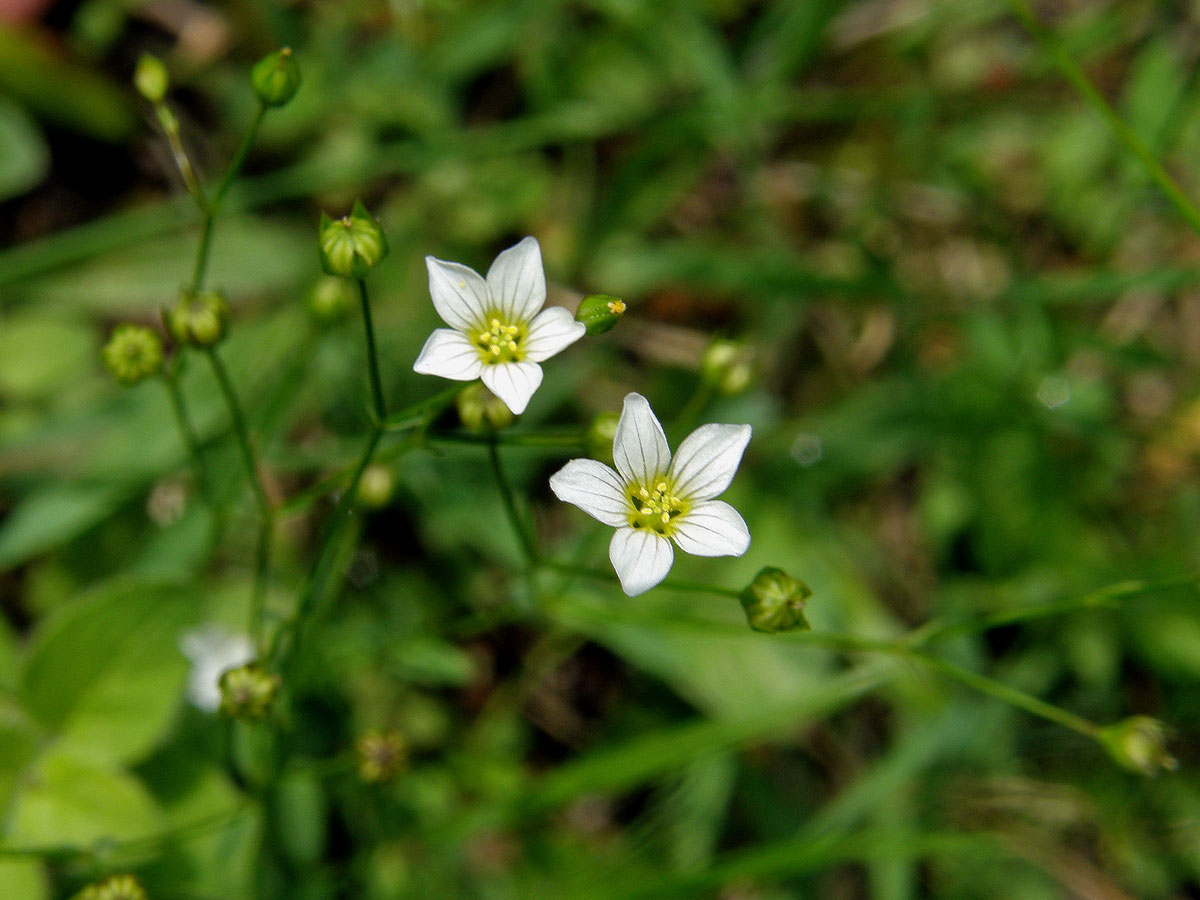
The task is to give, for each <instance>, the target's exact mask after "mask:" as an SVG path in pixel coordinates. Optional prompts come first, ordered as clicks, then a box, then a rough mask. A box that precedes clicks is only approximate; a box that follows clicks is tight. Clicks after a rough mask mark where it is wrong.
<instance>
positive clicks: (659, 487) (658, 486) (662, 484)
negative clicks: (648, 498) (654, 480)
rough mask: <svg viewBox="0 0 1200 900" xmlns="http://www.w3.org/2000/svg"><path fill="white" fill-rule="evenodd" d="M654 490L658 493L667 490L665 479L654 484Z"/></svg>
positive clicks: (663, 492)
mask: <svg viewBox="0 0 1200 900" xmlns="http://www.w3.org/2000/svg"><path fill="white" fill-rule="evenodd" d="M654 490H656V491H658V492H659V493H660V494H665V493H666V492H667V483H666V482H665V481H660V482H659V483H658V484H656V485H655V486H654Z"/></svg>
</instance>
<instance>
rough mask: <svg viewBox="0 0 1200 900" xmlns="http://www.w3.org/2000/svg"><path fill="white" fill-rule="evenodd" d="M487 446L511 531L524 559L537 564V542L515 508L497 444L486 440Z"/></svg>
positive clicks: (532, 565) (514, 501) (514, 499)
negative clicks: (518, 543)
mask: <svg viewBox="0 0 1200 900" xmlns="http://www.w3.org/2000/svg"><path fill="white" fill-rule="evenodd" d="M487 448H488V460H489V461H490V462H491V464H492V475H493V476H494V477H495V479H496V486H497V487H498V488H499V489H500V499H501V500H503V501H504V512H505V513H506V514H507V515H508V521H509V522H510V523H511V524H512V527H513V531H514V532H516V535H517V540H519V541H520V542H521V550H522V551H523V552H524V554H525V558H526V560H527V561H528V562H529V565H530V566H531V567H535V566H537V564H538V549H537V542H536V541H535V540H534V538H533V535H532V534H531V533H530V531H529V529H528V528H527V527H526V525H525V522H524V520H523V519H522V518H521V513H520V512H519V511H518V510H517V500H516V497H515V496H514V495H513V490H512V484H510V483H509V480H508V476H507V475H505V473H504V466H503V464H502V463H501V462H500V449H499V444H498V443H497V442H496V441H495V440H491V441H488V445H487Z"/></svg>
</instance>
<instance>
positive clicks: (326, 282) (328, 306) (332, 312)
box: [308, 275, 358, 325]
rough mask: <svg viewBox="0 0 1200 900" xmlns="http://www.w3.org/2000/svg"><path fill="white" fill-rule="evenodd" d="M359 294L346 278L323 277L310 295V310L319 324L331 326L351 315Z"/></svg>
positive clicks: (313, 287) (318, 280)
mask: <svg viewBox="0 0 1200 900" xmlns="http://www.w3.org/2000/svg"><path fill="white" fill-rule="evenodd" d="M357 302H358V294H357V292H356V291H355V289H354V285H353V284H351V283H350V282H348V281H347V280H346V279H345V278H334V277H333V276H332V275H322V276H321V277H320V278H318V279H317V281H316V283H315V284H314V285H313V286H312V290H311V291H309V294H308V309H309V311H310V312H311V313H312V314H313V318H315V319H316V320H317V321H318V322H320V323H322V324H325V325H331V324H333V323H334V322H339V321H341V320H342V319H344V318H346V316H348V315H349V314H350V311H351V310H352V309H353V308H354V304H355V303H357Z"/></svg>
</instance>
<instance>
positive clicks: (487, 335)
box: [474, 317, 525, 364]
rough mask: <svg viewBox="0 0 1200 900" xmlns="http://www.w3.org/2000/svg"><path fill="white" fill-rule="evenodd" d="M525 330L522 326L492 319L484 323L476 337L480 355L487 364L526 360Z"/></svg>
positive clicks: (475, 341)
mask: <svg viewBox="0 0 1200 900" xmlns="http://www.w3.org/2000/svg"><path fill="white" fill-rule="evenodd" d="M524 340H525V329H524V328H523V327H522V326H520V325H508V324H506V323H504V322H502V321H501V320H500V319H498V318H495V317H492V318H491V319H490V320H489V321H487V322H485V323H484V327H483V328H482V329H480V330H479V331H478V332H477V333H476V334H475V337H474V344H475V346H476V347H478V348H479V355H480V356H481V357H482V358H483V361H484V362H485V363H490V364H495V363H507V362H520V361H521V360H523V359H524V358H525V348H524V347H522V346H521V344H522V342H523V341H524Z"/></svg>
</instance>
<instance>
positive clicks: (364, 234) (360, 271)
mask: <svg viewBox="0 0 1200 900" xmlns="http://www.w3.org/2000/svg"><path fill="white" fill-rule="evenodd" d="M319 241H320V253H321V268H322V269H324V270H325V272H326V274H328V275H337V276H340V277H342V278H365V277H366V275H367V273H368V272H370V271H371V269H373V268H375V266H377V265H379V263H380V262H381V261H382V260H383V258H384V257H385V256H387V253H388V243H387V235H385V234H384V233H383V226H382V225H380V224H379V221H378V220H377V219H376V218H375V217H374V216H372V215H371V214H370V213H369V212H367V208H366V207H365V206H363V204H362V201H361V200H358V201H355V203H354V208H353V209H352V210H351V211H350V215H348V216H342V218H340V219H331V218H329V216H328V215H326V214H325V213H321V227H320V239H319Z"/></svg>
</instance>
